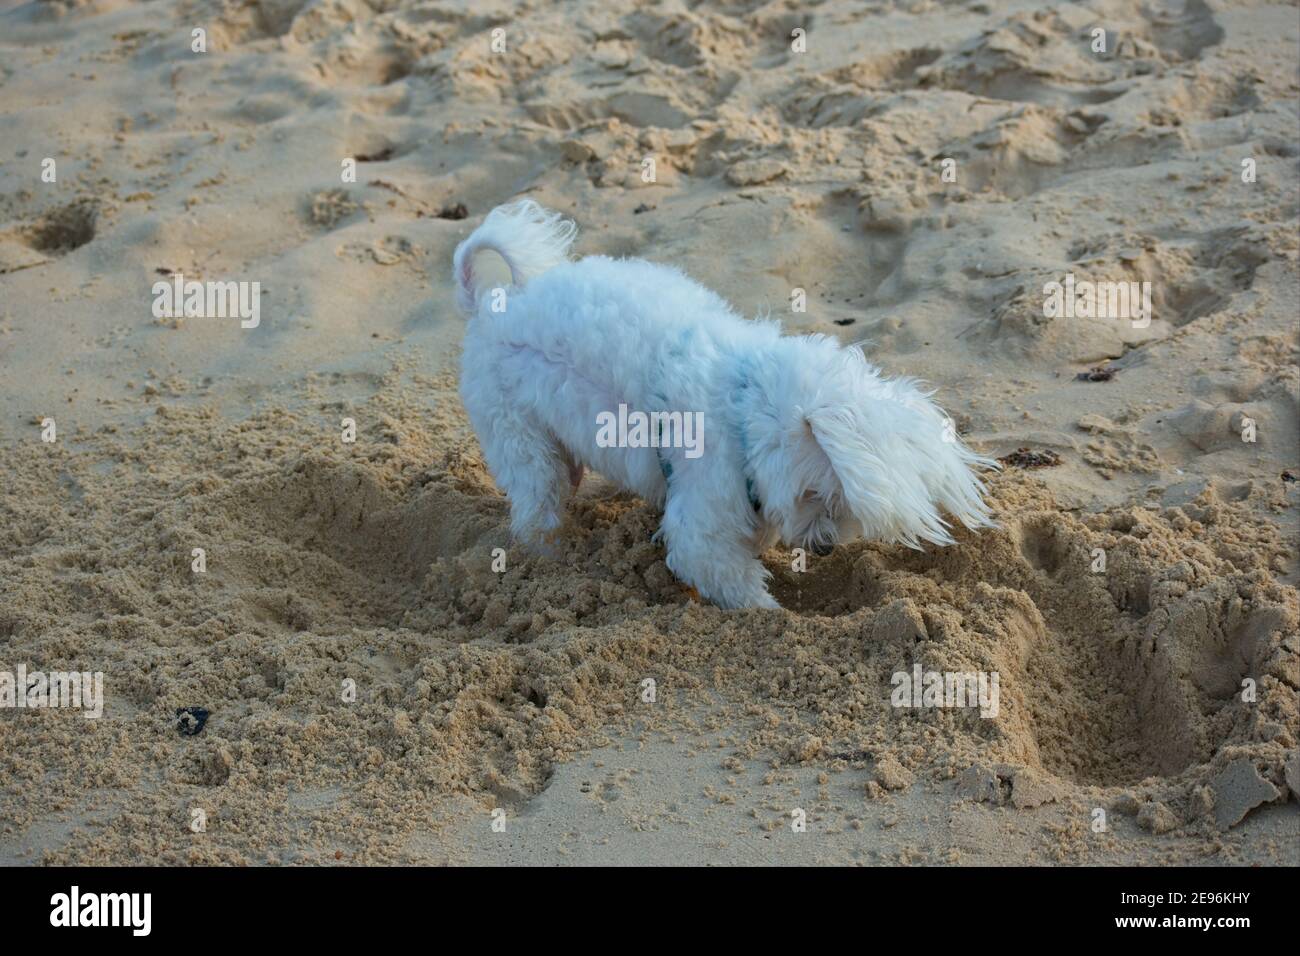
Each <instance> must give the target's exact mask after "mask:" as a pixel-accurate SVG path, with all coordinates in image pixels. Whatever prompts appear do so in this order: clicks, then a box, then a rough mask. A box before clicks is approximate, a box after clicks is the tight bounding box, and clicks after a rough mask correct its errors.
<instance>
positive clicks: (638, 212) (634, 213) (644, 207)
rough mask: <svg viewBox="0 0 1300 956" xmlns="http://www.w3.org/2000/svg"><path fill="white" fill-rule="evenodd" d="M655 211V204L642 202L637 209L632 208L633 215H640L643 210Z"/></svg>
mask: <svg viewBox="0 0 1300 956" xmlns="http://www.w3.org/2000/svg"><path fill="white" fill-rule="evenodd" d="M654 211H655V207H654V206H647V205H646V204H645V203H642V204H641V205H639V206H637V207H636V208H635V209H633V210H632V215H634V216H639V215H641V213H643V212H654Z"/></svg>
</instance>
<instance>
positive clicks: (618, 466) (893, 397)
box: [453, 200, 996, 608]
mask: <svg viewBox="0 0 1300 956" xmlns="http://www.w3.org/2000/svg"><path fill="white" fill-rule="evenodd" d="M576 232H577V230H576V227H575V226H574V224H573V223H572V222H569V221H566V220H564V219H562V218H561V217H560V216H559V215H558V214H557V213H553V212H548V211H547V210H545V209H543V208H542V207H540V206H538V205H537V203H535V202H533V201H531V200H520V201H517V202H514V203H511V204H509V205H505V206H499V207H498V208H496V209H494V210H492V212H491V213H490V214H489V215H488V217H487V218H486V219H485V220H484V222H483V224H482V225H480V226H479V227H478V228H477V229H476V230H474V232H473V233H472V234H471V235H470V237H469V238H468V239H466V240H465V241H464V242H462V243H461V244H460V245H459V246H458V247H457V248H456V253H455V258H454V262H453V265H454V268H455V276H456V283H457V287H458V288H457V292H458V302H459V304H460V306H461V308H462V310H463V311H464V312H465V313H466V315H467V316H468V319H469V323H468V328H467V330H466V333H465V344H464V355H463V359H462V374H461V397H462V399H463V401H464V403H465V408H466V410H467V411H468V412H469V417H470V421H471V422H472V423H473V426H474V430H475V431H476V432H477V433H478V438H479V442H480V443H481V445H482V447H483V454H484V458H485V459H486V461H487V465H488V468H489V469H490V470H491V472H492V476H493V477H494V478H495V479H496V482H497V485H498V486H500V488H501V489H502V490H503V491H505V493H506V494H507V496H508V497H509V499H510V509H511V515H510V519H511V528H512V531H513V532H514V534H515V535H516V536H517V537H519V538H522V539H524V540H526V541H530V542H533V543H535V544H539V545H541V546H542V547H545V541H546V539H547V538H548V536H549V535H550V533H551V532H553V531H554V530H555V529H556V528H558V527H559V525H560V522H561V511H562V509H563V507H564V504H565V501H566V499H567V498H568V496H569V495H570V494H571V492H572V491H573V490H574V489H576V488H577V486H578V483H579V482H580V481H581V478H582V474H583V467H584V466H586V467H589V468H591V469H593V470H595V471H598V472H600V473H601V474H603V475H605V476H606V477H608V478H609V479H611V480H612V481H614V482H615V483H617V484H618V485H620V486H621V487H623V488H625V489H628V490H630V491H633V492H635V493H636V494H638V495H640V496H641V497H642V498H644V499H645V500H646V501H648V502H649V503H651V504H652V505H654V506H655V507H657V508H660V509H662V511H663V523H662V524H661V526H660V529H659V534H660V535H661V536H662V540H663V541H664V543H665V544H666V546H667V552H668V557H667V563H668V567H669V568H670V569H671V570H672V572H673V573H674V574H675V575H677V577H678V578H679V579H680V580H682V581H684V582H686V583H687V584H690V585H693V586H694V587H695V588H697V589H698V590H699V593H700V594H701V595H703V596H704V597H705V598H707V599H709V600H711V601H713V602H714V603H716V604H718V605H719V606H721V607H724V608H738V607H768V608H773V607H777V606H778V605H777V603H776V601H775V600H774V599H773V598H772V596H771V595H770V594H769V593H768V590H767V586H766V579H767V578H768V577H769V576H770V575H769V574H768V572H767V571H766V570H765V569H764V567H763V565H762V564H761V563H760V562H759V560H758V557H757V556H758V555H759V554H760V553H761V552H762V551H763V550H765V549H766V548H768V547H771V546H772V545H773V544H775V543H776V541H777V540H778V539H780V540H783V541H785V542H786V543H787V544H790V545H792V546H801V547H805V548H811V549H812V550H814V551H816V552H817V553H819V554H820V553H826V552H827V549H828V548H829V547H830V546H831V545H833V544H834V543H835V542H837V541H843V540H846V539H850V538H854V537H868V538H873V539H878V540H881V541H886V542H902V543H904V544H907V545H910V546H912V547H920V544H921V542H923V541H928V542H933V543H936V544H949V543H951V542H952V540H953V539H952V537H951V536H950V535H949V533H948V530H947V524H946V522H945V520H944V518H943V516H942V512H943V511H946V512H948V514H950V515H951V516H953V517H955V518H956V519H957V520H959V521H961V522H962V523H963V524H965V525H966V526H967V527H970V528H976V527H981V526H988V525H990V524H991V523H992V522H991V521H990V518H989V512H988V509H987V507H986V505H985V503H984V501H983V496H982V492H983V490H984V489H983V485H982V484H981V482H980V480H979V479H978V478H977V477H976V476H975V474H974V469H975V468H976V467H978V466H990V467H996V466H995V463H994V462H992V461H990V460H989V459H987V458H982V457H980V456H978V455H976V454H974V453H973V452H971V451H970V450H969V449H968V448H966V447H965V446H964V445H963V444H962V443H961V442H960V441H959V440H958V439H957V438H956V435H955V434H954V433H953V430H952V425H951V423H950V422H948V421H947V420H946V419H945V418H944V415H943V413H942V412H941V411H940V410H939V409H938V408H937V407H936V406H935V405H934V403H933V402H931V401H930V399H929V397H928V394H927V393H924V392H922V391H920V390H919V389H918V388H917V386H916V384H915V383H914V382H913V381H911V380H909V379H903V378H897V379H892V380H891V379H885V378H882V377H881V375H880V372H879V371H878V370H877V369H876V368H874V367H873V366H872V365H871V364H870V363H868V362H867V360H866V358H865V357H864V356H863V354H862V352H861V350H860V349H858V348H856V347H849V348H846V347H843V346H841V345H840V344H839V343H838V342H837V341H835V340H834V339H831V338H828V337H826V336H822V335H802V336H782V335H781V332H780V328H779V326H778V325H777V323H776V322H772V321H750V320H746V319H744V318H742V317H740V316H739V315H737V314H736V313H735V312H734V311H733V310H732V308H731V306H729V305H728V304H727V303H726V302H725V301H724V300H723V299H722V298H721V297H719V296H718V295H716V294H714V293H713V292H711V291H709V290H708V289H706V288H705V287H704V286H702V285H700V284H699V283H697V282H695V281H693V280H692V279H690V278H689V277H687V276H686V275H685V274H684V273H682V272H680V271H679V270H677V269H674V268H670V267H668V266H662V265H656V264H654V263H651V262H645V261H643V260H639V259H620V260H616V259H610V258H608V257H605V256H589V257H587V258H585V259H581V260H578V261H571V260H570V258H569V248H570V246H571V245H572V243H573V240H574V236H575V234H576ZM485 250H493V251H495V252H496V253H498V254H499V255H500V256H501V257H502V258H503V259H504V260H505V262H506V265H507V266H508V267H509V269H510V275H511V282H510V285H508V286H506V287H504V288H503V289H498V290H491V289H489V287H488V285H487V283H486V282H484V281H482V280H481V279H480V278H479V277H478V275H477V274H476V271H475V258H474V257H475V255H476V254H477V253H479V252H482V251H485ZM492 291H495V294H488V293H489V292H492ZM502 292H504V296H502ZM494 303H495V304H496V306H497V307H496V309H495V310H494ZM502 304H504V308H501V305H502ZM620 404H624V405H626V406H627V407H628V408H629V409H632V410H635V411H642V412H646V413H650V412H674V411H676V412H684V413H689V412H703V413H704V418H703V434H704V447H703V454H702V455H700V456H698V457H695V458H688V457H686V455H685V454H684V451H683V449H681V448H653V447H644V448H617V447H601V445H600V444H598V443H597V431H598V429H597V423H598V417H597V416H598V415H600V414H601V413H602V412H606V413H608V412H615V411H616V410H617V409H618V406H619V405H620Z"/></svg>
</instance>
